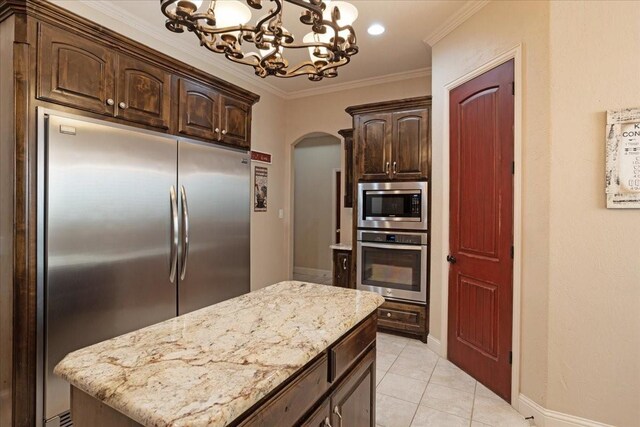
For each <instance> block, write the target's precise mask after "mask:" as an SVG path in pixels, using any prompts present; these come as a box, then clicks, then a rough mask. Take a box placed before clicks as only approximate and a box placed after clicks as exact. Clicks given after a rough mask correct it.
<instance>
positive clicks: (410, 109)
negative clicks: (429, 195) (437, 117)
mask: <svg viewBox="0 0 640 427" xmlns="http://www.w3.org/2000/svg"><path fill="white" fill-rule="evenodd" d="M430 109H431V97H421V98H411V99H405V100H400V101H388V102H380V103H376V104H366V105H358V106H355V107H349V108H347V112H348V113H349V114H351V115H352V116H353V124H354V145H355V149H354V152H355V156H356V160H357V165H358V171H357V173H358V178H359V180H362V181H388V180H422V179H428V178H429V170H430V145H431V140H430V129H429V124H430Z"/></svg>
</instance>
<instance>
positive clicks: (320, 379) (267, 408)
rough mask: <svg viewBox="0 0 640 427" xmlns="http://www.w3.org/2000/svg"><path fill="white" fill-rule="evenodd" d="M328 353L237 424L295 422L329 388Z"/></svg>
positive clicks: (265, 424) (243, 425)
mask: <svg viewBox="0 0 640 427" xmlns="http://www.w3.org/2000/svg"><path fill="white" fill-rule="evenodd" d="M328 366H329V365H328V360H327V355H326V354H323V355H322V357H321V358H320V359H318V360H317V361H316V362H315V363H314V364H313V365H311V366H310V367H309V368H307V369H305V370H304V371H302V372H301V373H300V374H298V375H297V377H296V379H295V380H294V381H293V382H292V383H291V384H289V385H287V386H286V387H285V388H284V389H282V390H281V391H280V392H278V393H277V394H276V396H274V397H273V398H271V399H269V400H268V402H266V404H264V405H263V406H262V407H260V408H258V409H257V411H256V412H254V413H253V414H251V416H250V417H249V418H248V419H247V420H245V421H244V422H242V423H240V426H242V427H248V426H251V427H254V426H255V427H257V426H291V425H294V424H295V423H296V422H297V421H298V420H299V419H300V418H301V417H302V416H303V415H304V414H305V413H306V412H307V411H308V410H309V409H310V408H311V407H312V406H313V405H314V404H316V402H318V400H320V398H321V397H322V395H323V394H324V393H325V392H326V391H327V390H328V389H329V383H328V382H327V371H328Z"/></svg>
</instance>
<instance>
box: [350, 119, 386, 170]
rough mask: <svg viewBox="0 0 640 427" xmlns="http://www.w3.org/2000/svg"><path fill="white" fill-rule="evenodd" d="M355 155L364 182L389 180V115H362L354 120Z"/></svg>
mask: <svg viewBox="0 0 640 427" xmlns="http://www.w3.org/2000/svg"><path fill="white" fill-rule="evenodd" d="M354 127H355V135H356V139H357V149H356V153H359V155H360V159H359V160H360V175H361V178H362V179H365V180H374V181H377V180H384V179H389V178H391V137H392V130H391V128H392V122H391V114H363V115H359V116H357V117H356V119H355V124H354Z"/></svg>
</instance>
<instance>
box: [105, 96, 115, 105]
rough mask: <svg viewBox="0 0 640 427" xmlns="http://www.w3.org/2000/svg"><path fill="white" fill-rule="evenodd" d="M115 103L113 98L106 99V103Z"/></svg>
mask: <svg viewBox="0 0 640 427" xmlns="http://www.w3.org/2000/svg"><path fill="white" fill-rule="evenodd" d="M115 103H116V102H115V101H114V100H113V99H111V98H109V99H107V105H113V104H115Z"/></svg>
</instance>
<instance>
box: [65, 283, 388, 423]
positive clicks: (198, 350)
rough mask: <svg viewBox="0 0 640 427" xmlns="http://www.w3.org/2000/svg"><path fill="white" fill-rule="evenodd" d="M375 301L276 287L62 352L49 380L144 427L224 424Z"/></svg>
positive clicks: (333, 291)
mask: <svg viewBox="0 0 640 427" xmlns="http://www.w3.org/2000/svg"><path fill="white" fill-rule="evenodd" d="M383 302H384V299H383V298H382V297H381V296H379V295H377V294H374V293H370V292H363V291H356V290H352V289H343V288H335V287H330V286H324V285H316V284H310V283H304V282H296V281H289V282H281V283H278V284H275V285H272V286H269V287H267V288H264V289H261V290H259V291H256V292H252V293H249V294H246V295H242V296H240V297H237V298H234V299H231V300H228V301H225V302H222V303H219V304H216V305H212V306H209V307H206V308H203V309H201V310H198V311H194V312H192V313H188V314H185V315H183V316H180V317H176V318H173V319H170V320H167V321H165V322H162V323H158V324H155V325H152V326H149V327H147V328H144V329H140V330H138V331H135V332H132V333H129V334H126V335H122V336H119V337H116V338H113V339H111V340H108V341H104V342H101V343H99V344H95V345H93V346H90V347H87V348H84V349H81V350H78V351H75V352H73V353H70V354H69V355H67V356H66V357H65V358H64V359H63V360H62V361H61V362H60V363H59V364H58V365H57V366H56V368H55V373H56V374H57V375H59V376H61V377H62V378H64V379H65V380H67V381H68V382H70V383H71V384H73V385H74V386H75V387H77V388H79V389H81V390H82V391H84V392H86V393H88V394H89V395H91V396H93V397H95V398H97V399H99V400H101V401H103V402H104V403H106V404H107V405H109V406H111V407H112V408H114V409H116V410H118V411H120V412H121V413H123V414H125V415H126V416H128V417H129V418H132V419H133V420H135V421H137V422H139V423H141V424H143V425H145V426H225V425H227V424H229V423H230V422H231V421H233V420H234V419H236V418H237V417H238V416H239V415H241V414H242V413H244V412H245V411H246V410H247V409H249V408H250V407H251V406H253V405H254V404H255V403H257V402H258V401H259V400H260V399H262V398H263V397H265V396H266V395H267V394H269V393H270V392H271V391H272V390H273V389H274V388H276V387H277V386H278V385H280V384H281V383H283V382H284V381H285V380H287V378H289V377H290V376H291V375H292V374H294V373H295V372H296V371H298V370H299V369H300V368H302V367H303V366H304V365H306V364H307V363H308V362H309V361H311V360H312V359H313V358H314V357H316V356H317V355H318V354H319V353H321V352H322V351H323V350H325V349H326V348H327V347H328V346H329V345H331V344H332V343H334V342H335V341H336V340H337V339H338V338H340V337H341V336H342V335H344V334H345V333H346V332H347V331H348V330H349V329H351V328H352V327H353V326H355V325H356V324H357V323H358V322H360V321H361V320H363V319H365V318H366V317H367V316H368V315H369V314H371V313H372V312H373V311H374V310H375V309H376V308H377V307H378V306H380V305H381V304H382V303H383Z"/></svg>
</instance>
